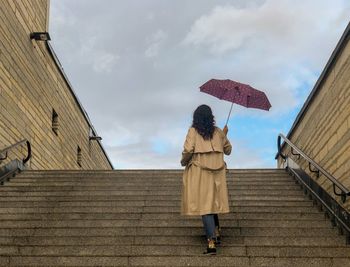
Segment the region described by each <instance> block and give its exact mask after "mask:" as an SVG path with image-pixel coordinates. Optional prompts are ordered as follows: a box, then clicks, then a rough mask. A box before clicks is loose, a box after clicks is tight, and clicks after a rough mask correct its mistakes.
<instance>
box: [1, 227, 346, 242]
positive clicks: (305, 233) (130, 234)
mask: <svg viewBox="0 0 350 267" xmlns="http://www.w3.org/2000/svg"><path fill="white" fill-rule="evenodd" d="M222 232H223V236H225V238H226V237H246V236H251V237H258V236H260V237H291V238H292V237H331V238H334V237H337V230H336V229H334V228H296V227H289V228H283V227H281V228H278V227H243V228H239V227H222ZM203 234H204V232H203V227H202V226H197V227H143V226H140V227H131V226H121V227H118V226H113V227H104V228H100V227H74V228H73V227H72V228H64V227H62V228H35V227H34V228H29V227H23V228H0V236H1V237H49V236H51V237H66V236H76V237H81V236H84V237H95V236H98V237H118V238H121V237H123V238H124V237H125V238H126V239H125V240H134V238H135V236H145V237H147V236H159V237H162V236H176V237H181V238H184V237H188V236H197V237H199V236H201V235H203ZM125 240H124V239H123V240H122V241H123V242H131V241H125ZM342 244H343V242H342V243H341V244H339V245H342Z"/></svg>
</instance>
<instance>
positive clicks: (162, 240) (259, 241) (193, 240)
mask: <svg viewBox="0 0 350 267" xmlns="http://www.w3.org/2000/svg"><path fill="white" fill-rule="evenodd" d="M179 238H180V237H179V236H158V237H155V236H135V237H134V238H130V236H129V237H128V236H122V237H118V236H114V237H103V236H97V237H84V236H83V237H76V236H66V237H53V236H43V237H30V236H23V237H0V246H1V248H0V254H1V253H5V252H4V251H1V249H2V248H4V247H8V246H18V247H23V246H79V245H80V246H81V245H84V246H87V245H88V246H111V247H113V246H114V245H116V244H120V245H124V246H131V245H138V246H139V245H144V246H146V245H147V246H148V247H149V248H151V247H153V246H161V245H163V246H164V247H166V246H185V245H192V246H200V247H201V248H202V249H203V247H205V244H206V241H205V239H204V238H203V237H202V236H182V237H181V240H179ZM341 244H342V245H341ZM237 246H241V247H242V246H246V247H248V246H259V247H266V246H268V247H270V246H279V247H285V246H288V247H305V246H310V247H313V246H314V247H318V248H328V247H338V248H344V250H346V251H347V252H348V253H349V252H350V247H347V246H346V245H345V241H344V239H343V238H341V237H260V236H256V237H250V236H245V237H243V236H237V237H228V236H223V239H222V246H220V247H237ZM6 254H7V253H6ZM62 255H67V254H62ZM68 255H72V254H68ZM73 255H76V254H73ZM100 255H103V254H100ZM348 256H350V254H349V255H348Z"/></svg>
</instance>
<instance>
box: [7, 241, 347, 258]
mask: <svg viewBox="0 0 350 267" xmlns="http://www.w3.org/2000/svg"><path fill="white" fill-rule="evenodd" d="M65 240H67V238H66V239H64V240H60V239H54V240H50V241H51V242H45V243H41V244H40V243H39V242H42V241H46V240H44V239H42V240H38V242H37V244H29V245H24V244H26V243H24V244H18V245H15V244H11V245H7V244H2V243H1V244H2V248H1V250H0V253H1V254H2V255H21V256H74V255H79V256H150V255H153V256H168V255H172V256H198V255H200V254H201V253H202V252H203V247H204V246H203V245H204V242H202V243H203V244H200V241H199V240H196V241H195V242H196V243H198V245H191V244H186V243H181V244H180V243H179V241H178V240H177V243H176V242H175V243H174V244H173V243H170V244H169V245H167V246H164V245H157V244H153V243H152V241H151V242H150V243H149V245H147V243H146V244H133V245H129V244H121V243H120V241H119V240H118V238H111V239H110V240H109V239H107V240H106V238H104V240H101V241H102V243H103V244H105V245H102V244H101V245H95V244H90V242H91V240H85V239H76V240H74V239H72V241H74V242H71V245H69V244H67V243H65V242H64V241H65ZM24 241H25V240H24ZM62 241H63V242H62ZM106 241H109V242H106ZM0 242H1V240H0ZM60 244H61V245H60ZM82 244H84V245H82ZM349 255H350V248H349V247H335V246H331V245H328V246H324V247H313V246H311V245H307V246H302V245H299V244H298V245H297V246H277V245H275V246H250V245H247V246H244V245H225V246H221V247H219V248H218V256H255V257H256V256H270V257H306V258H309V257H321V258H327V257H331V258H333V257H349Z"/></svg>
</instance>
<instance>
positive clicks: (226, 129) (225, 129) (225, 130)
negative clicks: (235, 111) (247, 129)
mask: <svg viewBox="0 0 350 267" xmlns="http://www.w3.org/2000/svg"><path fill="white" fill-rule="evenodd" d="M222 131H223V132H224V134H225V135H227V132H228V127H227V124H226V125H225V127H224V128H223V129H222Z"/></svg>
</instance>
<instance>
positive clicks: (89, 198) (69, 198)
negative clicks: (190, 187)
mask: <svg viewBox="0 0 350 267" xmlns="http://www.w3.org/2000/svg"><path fill="white" fill-rule="evenodd" d="M0 195H1V194H0ZM237 197H238V196H236V195H235V196H231V197H230V198H229V201H232V203H233V205H236V203H237V204H238V205H243V206H244V203H247V204H248V205H252V204H254V205H267V206H269V205H275V206H296V205H299V206H312V202H311V201H310V200H308V198H306V197H301V199H298V200H288V199H283V201H281V199H279V198H278V199H277V200H276V197H274V198H273V199H270V200H269V199H258V200H256V196H252V197H251V198H244V199H243V200H240V199H238V198H237ZM0 199H1V200H2V201H3V202H11V201H15V202H16V201H57V202H63V201H84V202H91V201H92V202H95V201H96V202H99V201H103V202H113V201H159V203H163V201H177V203H178V204H177V205H179V206H180V204H179V203H180V201H181V196H180V195H170V196H166V195H124V196H123V195H114V196H111V195H98V196H96V195H87V196H86V195H85V196H84V195H83V196H80V195H79V196H76V195H75V196H67V195H60V196H56V195H53V196H47V195H44V196H41V195H37V196H23V195H21V196H11V195H10V196H2V197H0ZM255 203H256V204H255ZM259 203H261V204H259ZM107 205H108V204H107ZM160 205H163V206H164V204H160ZM171 206H173V205H171Z"/></svg>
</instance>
